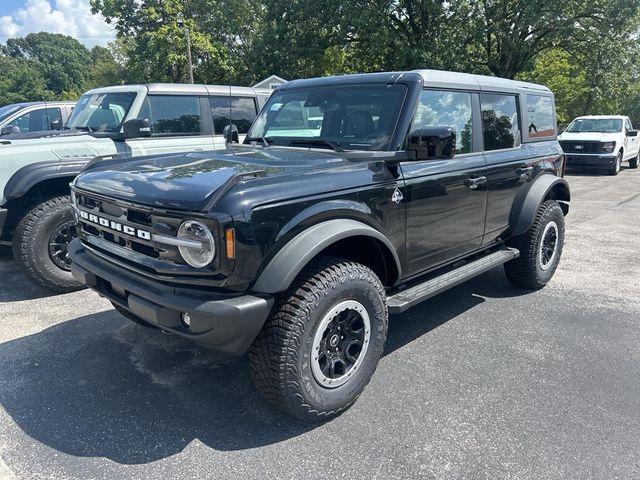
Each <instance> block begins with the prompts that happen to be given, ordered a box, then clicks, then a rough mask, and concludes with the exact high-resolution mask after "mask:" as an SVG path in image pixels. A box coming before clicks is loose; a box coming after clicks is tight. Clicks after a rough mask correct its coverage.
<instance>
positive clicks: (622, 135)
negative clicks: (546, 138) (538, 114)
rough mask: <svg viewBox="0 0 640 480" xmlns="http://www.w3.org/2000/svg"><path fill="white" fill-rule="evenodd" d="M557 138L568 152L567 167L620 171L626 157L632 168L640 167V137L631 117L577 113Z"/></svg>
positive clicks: (615, 173) (615, 172) (609, 171)
mask: <svg viewBox="0 0 640 480" xmlns="http://www.w3.org/2000/svg"><path fill="white" fill-rule="evenodd" d="M558 140H559V141H560V145H561V146H562V149H563V150H564V152H565V153H566V154H567V166H568V167H579V168H588V169H594V170H604V171H607V172H608V173H609V174H610V175H617V174H618V173H619V172H620V169H621V168H622V162H625V161H628V162H629V168H638V158H639V157H640V139H639V138H638V131H637V130H635V129H634V128H633V126H632V124H631V120H629V117H625V116H622V115H591V116H586V117H578V118H576V119H575V120H573V122H571V124H570V125H569V126H568V127H567V129H566V130H565V131H564V132H563V133H562V134H561V135H560V136H559V137H558Z"/></svg>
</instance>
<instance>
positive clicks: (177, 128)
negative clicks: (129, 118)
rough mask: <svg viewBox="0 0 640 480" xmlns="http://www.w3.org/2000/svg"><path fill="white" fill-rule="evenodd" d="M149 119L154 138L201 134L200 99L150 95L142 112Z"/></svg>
mask: <svg viewBox="0 0 640 480" xmlns="http://www.w3.org/2000/svg"><path fill="white" fill-rule="evenodd" d="M140 116H141V117H142V118H147V119H149V123H150V124H151V134H152V136H161V137H170V136H188V135H200V134H201V128H202V127H201V123H202V122H201V121H200V99H199V97H196V96H187V95H149V96H148V97H147V98H146V100H145V102H144V106H143V107H142V111H141V112H140Z"/></svg>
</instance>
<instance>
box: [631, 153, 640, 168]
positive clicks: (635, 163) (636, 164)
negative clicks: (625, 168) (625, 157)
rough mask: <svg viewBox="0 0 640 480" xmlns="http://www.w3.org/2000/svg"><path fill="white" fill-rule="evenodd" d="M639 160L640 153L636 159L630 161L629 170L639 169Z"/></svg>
mask: <svg viewBox="0 0 640 480" xmlns="http://www.w3.org/2000/svg"><path fill="white" fill-rule="evenodd" d="M638 160H640V152H638V154H637V155H636V156H635V157H633V158H632V159H631V160H629V168H638Z"/></svg>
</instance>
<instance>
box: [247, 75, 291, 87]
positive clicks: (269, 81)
mask: <svg viewBox="0 0 640 480" xmlns="http://www.w3.org/2000/svg"><path fill="white" fill-rule="evenodd" d="M283 83H287V81H286V80H285V79H284V78H282V77H279V76H277V75H271V76H270V77H267V78H265V79H264V80H262V81H261V82H258V83H256V84H255V85H254V86H253V88H270V89H271V90H274V89H276V88H278V87H279V86H280V85H282V84H283Z"/></svg>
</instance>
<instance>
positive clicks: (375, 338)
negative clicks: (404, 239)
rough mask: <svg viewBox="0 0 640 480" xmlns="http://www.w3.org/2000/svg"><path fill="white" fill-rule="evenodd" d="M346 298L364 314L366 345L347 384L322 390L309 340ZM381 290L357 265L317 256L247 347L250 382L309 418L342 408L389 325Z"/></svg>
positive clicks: (371, 367)
mask: <svg viewBox="0 0 640 480" xmlns="http://www.w3.org/2000/svg"><path fill="white" fill-rule="evenodd" d="M345 300H356V301H357V302H360V303H361V304H362V305H363V306H364V307H365V308H366V312H367V313H368V315H369V318H370V323H371V325H370V326H371V329H370V340H369V344H368V349H367V350H366V352H365V353H364V356H363V360H362V364H361V365H360V368H358V369H356V370H354V371H352V373H353V375H352V376H350V378H349V379H348V380H347V381H346V383H344V384H342V385H340V386H339V387H336V388H326V387H324V386H322V385H321V383H319V382H318V381H317V379H316V378H315V377H314V373H313V371H312V367H311V361H312V359H311V354H312V350H313V339H314V336H315V334H316V332H317V331H318V328H319V326H320V324H321V322H322V319H323V317H324V316H325V315H327V312H329V311H330V310H331V309H332V308H334V307H335V306H336V305H338V304H339V303H340V302H342V301H345ZM388 322H389V320H388V310H387V301H386V294H385V291H384V288H383V286H382V284H381V283H380V280H379V279H378V277H377V276H376V275H375V273H373V272H372V271H371V270H370V269H369V268H367V267H365V266H364V265H361V264H359V263H355V262H351V261H346V260H342V259H339V258H330V257H326V258H320V259H318V260H316V261H314V262H312V263H311V264H310V265H308V266H307V267H306V268H305V269H304V270H303V271H302V272H301V273H300V274H299V275H298V277H297V279H296V280H295V281H294V282H293V284H292V285H291V287H290V288H289V290H288V291H287V292H285V293H284V294H282V295H281V296H280V297H279V298H277V299H276V304H275V305H274V307H273V309H272V311H271V315H270V317H269V318H268V319H267V321H266V323H265V325H264V327H263V328H262V330H261V332H260V333H259V334H258V337H257V338H256V339H255V340H254V342H253V344H252V345H251V348H250V349H249V361H250V367H251V374H252V377H253V381H254V384H255V385H256V387H257V388H258V390H259V391H260V392H261V393H262V395H264V397H265V398H266V399H267V400H269V401H270V402H271V403H272V404H273V405H274V406H275V407H277V408H278V409H280V410H281V411H284V412H285V413H288V414H290V415H293V416H295V417H297V418H300V419H303V420H305V421H310V422H318V421H325V420H328V419H330V418H332V417H335V416H337V415H340V414H341V413H342V412H344V411H345V410H347V409H348V408H349V407H350V406H351V405H352V404H353V403H354V402H355V400H356V399H357V398H358V396H359V395H360V393H361V392H362V391H363V389H364V388H365V386H366V385H367V384H368V383H369V380H370V378H371V376H372V375H373V373H374V371H375V369H376V367H377V365H378V361H379V360H380V356H381V355H382V352H383V349H384V343H385V341H386V338H387V329H388Z"/></svg>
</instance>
